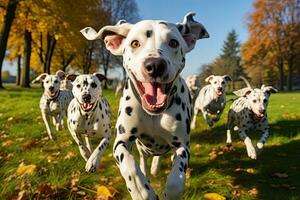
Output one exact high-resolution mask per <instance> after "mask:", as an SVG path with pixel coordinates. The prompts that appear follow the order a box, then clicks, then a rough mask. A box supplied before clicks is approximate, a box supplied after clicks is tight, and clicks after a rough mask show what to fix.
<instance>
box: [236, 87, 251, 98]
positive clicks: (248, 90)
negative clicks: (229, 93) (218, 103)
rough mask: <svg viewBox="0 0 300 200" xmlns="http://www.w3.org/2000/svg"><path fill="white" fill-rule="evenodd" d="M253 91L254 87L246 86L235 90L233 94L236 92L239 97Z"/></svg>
mask: <svg viewBox="0 0 300 200" xmlns="http://www.w3.org/2000/svg"><path fill="white" fill-rule="evenodd" d="M251 92H252V89H251V88H248V87H246V88H242V89H240V90H237V91H233V94H235V95H236V96H239V97H245V96H247V95H249V94H250V93H251Z"/></svg>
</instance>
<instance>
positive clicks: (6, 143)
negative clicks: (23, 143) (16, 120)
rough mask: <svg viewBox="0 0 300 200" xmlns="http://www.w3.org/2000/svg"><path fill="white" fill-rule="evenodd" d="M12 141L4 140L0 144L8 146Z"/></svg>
mask: <svg viewBox="0 0 300 200" xmlns="http://www.w3.org/2000/svg"><path fill="white" fill-rule="evenodd" d="M13 143H14V141H12V140H6V141H4V142H2V146H3V147H5V146H9V145H12V144H13Z"/></svg>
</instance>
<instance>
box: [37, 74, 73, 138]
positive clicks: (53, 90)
mask: <svg viewBox="0 0 300 200" xmlns="http://www.w3.org/2000/svg"><path fill="white" fill-rule="evenodd" d="M64 78H65V73H64V72H63V71H57V72H56V74H55V75H49V74H47V73H42V74H40V75H39V76H38V77H37V78H36V79H34V80H33V81H32V83H36V82H40V81H42V82H43V87H44V93H43V95H42V97H41V99H40V109H41V113H42V117H43V120H44V123H45V126H46V130H47V133H48V135H49V137H50V139H52V140H56V139H57V137H56V134H55V133H54V132H53V130H52V128H51V126H50V117H51V116H52V121H53V124H54V126H55V127H56V131H60V130H61V129H62V126H63V117H64V115H65V114H66V113H67V108H68V105H69V103H70V101H71V100H72V99H73V95H72V92H71V91H69V90H61V89H60V83H61V81H62V80H64Z"/></svg>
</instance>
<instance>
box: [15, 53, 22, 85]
mask: <svg viewBox="0 0 300 200" xmlns="http://www.w3.org/2000/svg"><path fill="white" fill-rule="evenodd" d="M21 58H22V57H21V55H18V61H17V77H16V85H20V82H21Z"/></svg>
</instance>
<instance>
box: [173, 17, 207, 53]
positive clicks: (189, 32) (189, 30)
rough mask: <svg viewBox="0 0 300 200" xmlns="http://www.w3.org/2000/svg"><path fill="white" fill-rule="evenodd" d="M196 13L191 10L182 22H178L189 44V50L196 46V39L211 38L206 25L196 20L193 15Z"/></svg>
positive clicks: (178, 26)
mask: <svg viewBox="0 0 300 200" xmlns="http://www.w3.org/2000/svg"><path fill="white" fill-rule="evenodd" d="M195 15H196V13H194V12H189V13H187V14H186V15H185V16H184V19H183V22H182V23H177V24H176V26H177V28H178V30H179V32H180V33H181V35H182V37H183V39H184V40H185V42H186V44H187V46H188V49H187V52H189V51H191V50H192V49H193V48H194V47H195V44H196V40H199V39H203V38H209V34H208V32H207V31H206V29H205V28H204V26H203V25H202V24H200V23H199V22H197V21H195V20H194V18H193V16H195Z"/></svg>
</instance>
